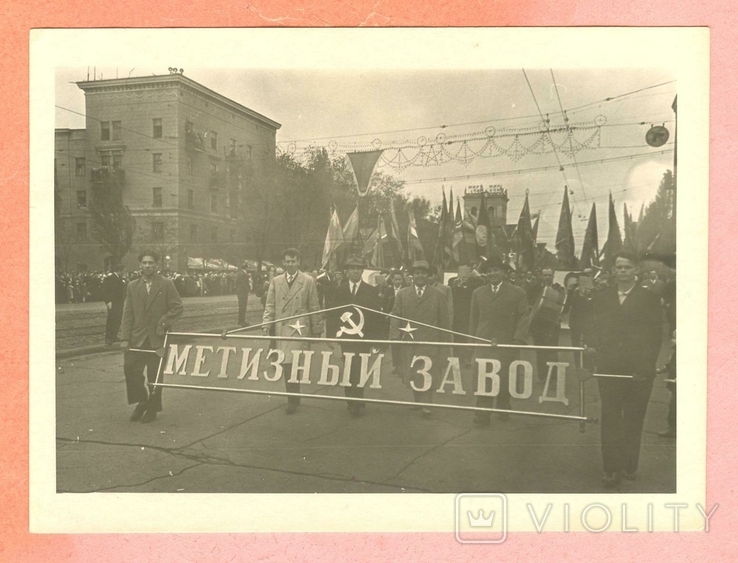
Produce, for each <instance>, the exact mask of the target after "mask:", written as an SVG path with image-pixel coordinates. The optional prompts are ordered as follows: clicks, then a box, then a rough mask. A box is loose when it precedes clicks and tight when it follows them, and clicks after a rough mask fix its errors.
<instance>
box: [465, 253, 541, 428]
mask: <svg viewBox="0 0 738 563" xmlns="http://www.w3.org/2000/svg"><path fill="white" fill-rule="evenodd" d="M505 268H506V265H505V264H504V262H503V261H502V259H500V258H498V257H491V258H489V259H488V260H487V262H486V264H485V268H484V269H486V270H487V276H488V278H489V282H490V283H489V284H488V285H484V286H482V287H480V288H477V289H476V290H474V293H473V294H472V301H471V310H470V315H469V334H471V335H473V336H478V337H480V338H484V339H487V340H491V341H492V343H493V344H492V345H491V346H490V345H484V344H483V345H480V347H479V348H476V351H475V354H474V356H475V359H492V360H498V361H499V362H500V370H499V374H500V391H499V394H498V395H497V408H498V409H506V410H509V409H510V390H509V387H508V370H509V366H510V363H511V362H512V361H513V360H514V359H515V357H516V356H517V352H516V351H515V350H514V349H510V348H498V347H497V346H496V344H525V341H526V339H527V337H528V325H529V322H530V307H529V306H528V299H527V297H526V295H525V291H524V290H523V289H521V288H520V287H518V286H516V285H513V284H511V283H510V282H509V281H507V280H505V274H504V272H505ZM492 403H493V398H492V397H485V396H478V397H477V406H478V407H482V408H492ZM508 416H509V415H508V414H507V413H500V415H499V417H500V418H501V419H502V420H507V418H508ZM474 422H475V423H476V424H483V425H487V424H489V422H490V413H489V412H482V411H477V412H476V413H475V414H474Z"/></svg>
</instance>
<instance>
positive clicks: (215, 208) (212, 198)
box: [210, 194, 218, 213]
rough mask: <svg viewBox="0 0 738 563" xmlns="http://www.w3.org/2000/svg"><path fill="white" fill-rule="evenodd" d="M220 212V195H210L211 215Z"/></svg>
mask: <svg viewBox="0 0 738 563" xmlns="http://www.w3.org/2000/svg"><path fill="white" fill-rule="evenodd" d="M217 212H218V194H210V213H217Z"/></svg>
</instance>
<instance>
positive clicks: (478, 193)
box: [464, 184, 509, 227]
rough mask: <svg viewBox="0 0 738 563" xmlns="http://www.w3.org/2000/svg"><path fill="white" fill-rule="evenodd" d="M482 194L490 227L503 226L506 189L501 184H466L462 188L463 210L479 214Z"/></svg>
mask: <svg viewBox="0 0 738 563" xmlns="http://www.w3.org/2000/svg"><path fill="white" fill-rule="evenodd" d="M482 194H484V198H485V201H486V204H487V220H488V221H489V224H490V226H492V227H505V225H506V224H507V202H508V201H509V199H508V197H507V190H506V189H503V187H502V185H500V184H494V185H490V186H488V187H486V188H485V187H484V186H483V185H481V184H480V185H475V186H468V187H466V188H465V189H464V211H466V212H467V213H470V214H471V215H473V216H474V217H477V216H478V215H479V207H480V206H481V204H482Z"/></svg>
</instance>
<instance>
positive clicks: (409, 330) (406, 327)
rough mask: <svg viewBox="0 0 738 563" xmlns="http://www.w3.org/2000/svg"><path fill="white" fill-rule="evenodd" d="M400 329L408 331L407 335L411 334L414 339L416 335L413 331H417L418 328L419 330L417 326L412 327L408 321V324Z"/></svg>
mask: <svg viewBox="0 0 738 563" xmlns="http://www.w3.org/2000/svg"><path fill="white" fill-rule="evenodd" d="M400 330H401V331H402V332H405V333H407V335H408V336H409V337H410V338H412V339H413V340H415V337H414V336H413V331H416V330H418V329H417V328H413V327H411V326H410V323H407V325H405V326H404V327H402V328H400Z"/></svg>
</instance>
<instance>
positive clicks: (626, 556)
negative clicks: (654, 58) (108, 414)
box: [0, 0, 738, 563]
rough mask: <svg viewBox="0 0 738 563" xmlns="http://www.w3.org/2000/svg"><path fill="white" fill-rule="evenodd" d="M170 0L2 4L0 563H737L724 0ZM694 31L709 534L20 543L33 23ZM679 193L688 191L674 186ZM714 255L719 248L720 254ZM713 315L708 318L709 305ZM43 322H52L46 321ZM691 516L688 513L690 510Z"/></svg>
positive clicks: (729, 74)
mask: <svg viewBox="0 0 738 563" xmlns="http://www.w3.org/2000/svg"><path fill="white" fill-rule="evenodd" d="M184 5H185V4H183V3H182V2H175V1H173V0H161V1H158V2H153V3H152V2H142V1H141V2H136V1H135V0H129V2H127V3H125V4H123V3H121V4H113V3H99V4H97V3H96V4H93V3H91V2H89V1H85V2H81V1H79V0H72V1H68V0H61V1H56V2H49V1H48V0H46V1H42V0H36V1H29V2H20V1H19V0H9V1H6V2H4V3H3V12H4V14H3V15H4V18H3V19H4V21H3V24H4V25H3V33H2V39H0V41H1V42H2V47H3V49H2V58H0V68H1V69H2V77H3V80H2V82H1V83H0V89H1V90H2V93H3V96H2V99H3V101H4V106H5V107H4V108H3V111H2V112H0V124H1V128H0V130H2V131H3V135H2V137H0V154H2V161H3V167H2V171H1V172H0V182H1V183H2V189H0V209H2V210H3V213H2V215H0V232H2V233H3V234H4V236H3V241H2V244H0V257H1V258H2V264H3V265H4V267H3V268H1V269H0V288H3V290H4V291H2V292H0V304H1V307H2V308H1V309H0V310H2V312H3V323H2V325H3V326H2V331H3V338H2V342H3V347H2V358H3V364H4V365H3V370H2V374H3V375H2V378H3V381H2V386H3V389H4V401H3V406H2V408H1V409H0V420H1V424H0V433H1V434H2V441H3V444H4V447H3V449H2V454H0V506H1V507H2V508H0V561H17V562H21V561H33V562H38V561H49V562H55V561H80V562H87V561H90V562H95V563H100V562H105V563H107V562H113V561H131V562H135V561H178V562H181V561H197V562H198V563H207V562H211V561H230V560H234V561H245V560H247V561H303V560H305V561H315V562H322V561H341V562H351V561H369V560H376V561H390V560H398V559H400V558H402V559H407V560H412V561H448V560H453V561H457V562H462V561H471V560H480V559H482V558H484V559H492V558H494V560H495V561H527V560H538V561H540V560H544V559H545V560H556V561H574V560H595V559H596V560H600V561H626V560H631V559H636V558H637V559H638V560H644V561H647V560H649V559H651V560H655V561H678V560H695V561H718V560H733V559H734V558H735V557H736V555H735V553H736V543H737V542H736V539H735V538H736V534H735V533H734V530H735V529H736V526H735V524H736V523H738V516H737V514H738V513H737V511H736V507H735V485H734V483H733V480H732V479H731V477H733V475H734V474H735V467H736V465H737V464H736V451H738V448H736V445H735V443H734V436H735V431H734V428H733V427H732V424H731V423H732V422H733V421H734V420H736V418H735V415H734V412H735V406H734V399H735V393H734V392H733V390H734V388H735V387H734V380H735V375H734V373H733V372H732V367H733V366H732V364H731V360H733V357H734V356H735V352H734V350H735V342H736V340H737V339H738V335H736V328H735V326H734V322H732V321H733V318H732V316H733V315H732V311H733V309H734V305H735V301H736V291H735V290H734V288H733V287H732V285H733V283H732V282H733V276H732V275H731V274H732V272H731V270H730V268H731V266H730V264H732V261H733V259H734V257H735V249H734V247H733V246H730V247H728V248H724V246H727V245H726V243H725V242H722V244H721V243H720V242H716V241H728V240H730V239H731V234H732V233H733V232H734V230H735V229H734V228H733V221H732V219H733V217H734V216H735V211H736V210H738V209H736V203H735V195H734V185H733V184H734V182H732V180H733V178H732V176H731V174H730V170H733V169H734V167H735V163H734V162H733V161H730V160H729V157H730V156H735V155H736V152H737V151H736V147H735V142H736V134H735V129H736V126H737V125H736V124H737V123H738V119H737V118H738V116H736V110H735V105H736V98H735V89H734V87H732V86H733V85H734V84H735V83H736V80H735V76H736V75H737V74H738V72H737V71H738V69H736V64H737V62H738V59H736V57H735V53H734V49H735V45H736V44H738V31H737V30H738V11H737V10H736V9H735V3H734V2H732V1H727V0H723V1H722V2H720V1H709V2H708V1H702V2H676V1H674V0H657V1H650V2H643V1H640V2H632V1H627V0H626V1H620V2H605V1H599V2H597V1H593V0H578V1H577V0H559V1H557V2H551V1H547V2H544V1H542V0H538V1H531V0H500V1H494V2H491V1H489V0H487V1H484V2H468V1H462V0H450V1H440V0H426V1H420V0H411V1H407V0H406V1H403V2H382V1H381V0H380V1H376V2H375V1H373V0H372V1H367V0H354V1H353V2H352V3H351V5H348V3H347V2H346V3H339V2H336V1H331V0H324V1H320V0H312V1H307V2H286V1H284V0H255V1H251V2H249V3H248V4H247V3H245V2H239V3H235V2H234V3H231V2H225V1H223V0H207V1H202V0H192V1H190V2H187V3H186V6H187V9H182V7H183V6H184ZM223 25H230V26H274V25H287V26H326V25H331V26H358V25H366V26H544V25H557V26H576V25H587V26H589V25H618V26H671V25H674V26H697V25H708V26H710V28H711V53H712V62H711V67H712V79H711V105H710V111H711V119H710V131H711V135H710V138H711V157H710V158H711V166H710V172H711V175H710V178H711V186H710V203H711V205H710V241H711V244H710V270H709V276H710V286H709V300H710V308H709V313H710V315H709V363H708V373H709V376H710V381H709V384H708V394H709V400H708V424H707V428H708V440H707V444H708V452H707V465H708V476H707V506H708V507H711V506H712V505H714V504H715V503H719V504H720V508H719V509H718V511H717V512H716V513H715V515H714V517H713V518H712V520H711V529H710V532H709V533H689V534H687V533H682V534H673V533H662V534H647V533H637V534H627V535H625V534H621V533H610V534H601V535H596V534H576V535H575V534H564V533H559V534H555V533H546V534H541V535H538V534H526V535H523V534H514V535H513V536H512V537H511V538H509V540H508V542H507V543H505V544H502V545H494V546H483V545H482V546H471V545H464V546H462V545H460V544H458V543H457V542H456V541H455V539H454V536H453V534H335V533H334V534H231V535H226V534H219V535H204V534H203V535H200V534H191V535H31V534H29V532H28V378H27V373H28V346H27V343H28V320H27V319H28V286H27V272H28V34H29V30H30V29H31V28H38V27H160V26H168V27H172V26H176V27H196V26H209V27H218V26H223ZM682 189H688V187H682ZM721 247H723V248H721ZM716 303H717V304H719V306H717V307H715V306H714V305H715V304H716ZM49 314H52V311H49ZM690 508H693V507H690Z"/></svg>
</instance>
